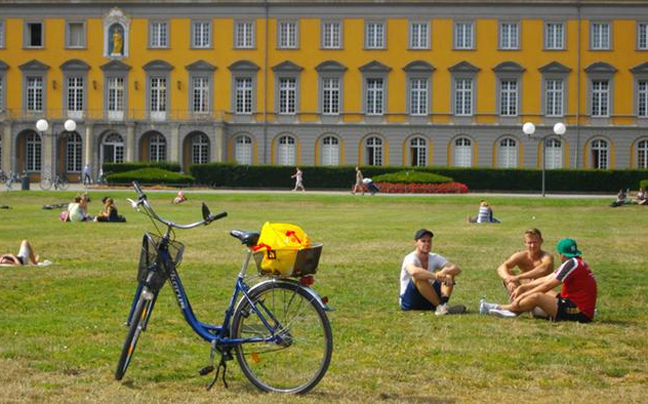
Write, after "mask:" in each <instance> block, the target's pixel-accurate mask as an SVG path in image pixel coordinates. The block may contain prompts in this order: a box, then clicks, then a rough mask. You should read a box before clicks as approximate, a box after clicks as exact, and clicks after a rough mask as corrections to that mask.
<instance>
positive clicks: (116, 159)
mask: <svg viewBox="0 0 648 404" xmlns="http://www.w3.org/2000/svg"><path fill="white" fill-rule="evenodd" d="M105 146H112V147H113V158H112V160H106V155H105V153H104V147H105ZM101 161H102V163H123V162H124V138H123V137H122V135H120V134H119V133H115V132H113V133H110V134H108V135H107V136H106V137H105V138H104V139H103V141H102V142H101Z"/></svg>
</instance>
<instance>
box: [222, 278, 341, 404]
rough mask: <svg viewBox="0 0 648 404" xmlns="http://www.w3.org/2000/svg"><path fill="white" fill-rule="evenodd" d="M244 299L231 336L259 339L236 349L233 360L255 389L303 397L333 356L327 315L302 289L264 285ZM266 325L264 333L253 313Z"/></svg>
mask: <svg viewBox="0 0 648 404" xmlns="http://www.w3.org/2000/svg"><path fill="white" fill-rule="evenodd" d="M250 300H251V301H252V302H253V305H254V307H252V305H251V304H250V302H249V301H247V300H246V299H243V300H242V301H241V303H239V305H238V306H237V308H236V311H235V313H234V319H233V321H232V337H233V338H241V339H251V338H254V339H257V340H260V339H263V341H260V342H244V343H242V344H240V345H237V346H236V359H237V360H238V363H239V365H240V366H241V370H242V371H243V373H244V374H245V376H246V377H247V378H248V379H249V380H250V381H251V382H252V384H254V385H255V386H256V387H257V388H259V389H261V390H263V391H269V392H278V393H293V394H299V393H306V392H308V391H309V390H311V389H312V388H313V387H315V386H316V385H317V383H319V382H320V380H322V377H324V374H325V373H326V371H327V370H328V367H329V364H330V362H331V355H332V353H333V335H332V332H331V324H330V323H329V320H328V317H327V316H326V312H325V311H324V309H323V308H322V307H321V306H320V304H319V303H318V302H317V301H316V300H315V299H314V298H313V296H312V295H311V294H310V293H309V292H308V291H307V290H306V289H305V288H303V287H302V286H300V285H298V284H294V283H288V282H279V283H274V282H268V283H267V284H266V285H263V286H261V287H259V289H257V290H255V291H254V292H253V294H252V295H251V296H250ZM255 310H256V311H259V312H260V313H261V316H263V318H264V319H265V320H266V322H267V323H268V324H269V325H270V328H268V327H267V326H266V325H265V324H264V323H263V321H262V320H261V317H260V316H259V315H258V314H257V313H256V311H255Z"/></svg>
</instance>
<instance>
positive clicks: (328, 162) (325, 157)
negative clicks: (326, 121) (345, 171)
mask: <svg viewBox="0 0 648 404" xmlns="http://www.w3.org/2000/svg"><path fill="white" fill-rule="evenodd" d="M339 164H340V141H339V140H338V138H336V137H335V136H326V137H325V138H324V139H322V165H325V166H337V165H339Z"/></svg>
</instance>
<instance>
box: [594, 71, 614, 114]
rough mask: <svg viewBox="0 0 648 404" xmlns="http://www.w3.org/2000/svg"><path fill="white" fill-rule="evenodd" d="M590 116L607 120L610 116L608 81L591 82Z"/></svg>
mask: <svg viewBox="0 0 648 404" xmlns="http://www.w3.org/2000/svg"><path fill="white" fill-rule="evenodd" d="M591 89H592V94H591V108H592V110H591V114H592V115H591V116H592V117H599V118H607V117H609V116H610V80H592V82H591Z"/></svg>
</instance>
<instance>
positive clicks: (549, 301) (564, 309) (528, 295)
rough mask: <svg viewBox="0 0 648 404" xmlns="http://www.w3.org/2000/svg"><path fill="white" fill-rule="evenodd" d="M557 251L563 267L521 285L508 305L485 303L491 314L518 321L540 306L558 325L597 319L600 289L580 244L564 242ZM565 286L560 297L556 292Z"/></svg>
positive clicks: (558, 245)
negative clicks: (522, 314) (521, 315)
mask: <svg viewBox="0 0 648 404" xmlns="http://www.w3.org/2000/svg"><path fill="white" fill-rule="evenodd" d="M556 249H557V250H558V253H559V255H560V261H561V262H562V265H560V267H559V268H558V269H556V271H554V272H553V273H551V274H549V275H547V276H545V277H542V278H538V279H536V280H534V281H532V282H529V283H526V284H523V285H520V286H518V287H517V289H515V291H514V292H513V294H512V298H513V301H512V302H511V303H510V304H507V305H501V306H500V305H498V304H494V303H486V302H484V303H483V304H482V305H483V306H484V308H485V309H487V310H488V314H491V315H494V316H498V317H515V316H517V315H519V314H520V313H524V312H527V311H531V310H533V308H534V307H536V306H538V307H540V308H541V309H542V310H544V311H545V312H546V313H547V314H548V315H549V318H551V319H553V320H554V321H578V322H579V323H589V322H590V321H592V319H593V318H594V309H595V308H596V295H597V286H596V279H595V278H594V274H593V273H592V271H591V270H590V268H589V266H588V265H587V263H586V262H585V261H583V259H582V258H581V255H582V253H581V251H580V250H578V246H577V244H576V241H575V240H573V239H570V238H564V239H562V240H560V241H559V242H558V244H557V245H556ZM558 285H562V287H561V290H560V293H559V294H557V293H556V292H554V291H553V289H554V288H555V287H556V286H558Z"/></svg>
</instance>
